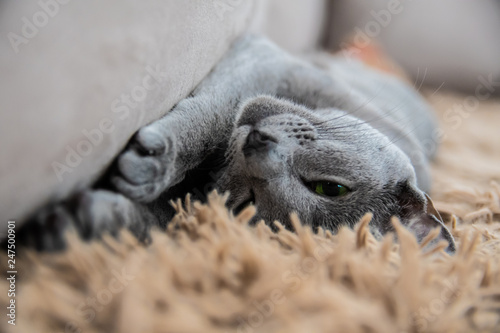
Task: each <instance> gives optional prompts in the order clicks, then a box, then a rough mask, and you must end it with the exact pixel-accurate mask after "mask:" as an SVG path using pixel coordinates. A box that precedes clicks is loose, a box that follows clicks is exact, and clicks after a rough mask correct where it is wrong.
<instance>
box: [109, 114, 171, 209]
mask: <svg viewBox="0 0 500 333" xmlns="http://www.w3.org/2000/svg"><path fill="white" fill-rule="evenodd" d="M159 125H160V124H157V123H153V124H151V125H149V126H146V127H143V128H141V129H140V130H139V131H138V132H137V133H136V134H135V136H134V137H133V138H132V140H131V142H130V144H129V146H128V147H127V149H126V150H125V151H124V152H123V153H122V154H121V155H120V156H119V157H118V159H117V173H116V174H115V175H114V176H113V177H112V179H111V181H112V183H113V184H114V186H115V187H116V188H117V189H118V190H119V191H120V192H121V193H123V194H124V195H126V196H127V197H129V198H131V199H134V200H136V201H139V202H151V201H153V200H154V199H156V198H157V197H158V196H160V194H161V193H162V192H163V191H165V190H166V189H167V188H169V187H170V186H171V185H173V182H174V181H175V179H176V177H177V172H176V168H175V159H176V155H177V154H176V149H175V138H174V136H173V135H172V134H171V133H169V132H168V131H165V129H164V128H161V127H160V126H159Z"/></svg>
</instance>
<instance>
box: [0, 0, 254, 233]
mask: <svg viewBox="0 0 500 333" xmlns="http://www.w3.org/2000/svg"><path fill="white" fill-rule="evenodd" d="M262 3H263V1H248V0H245V1H243V0H220V1H206V0H189V1H186V0H183V1H174V0H168V1H165V0H142V1H135V0H107V1H98V0H86V1H70V0H57V1H56V0H41V1H39V2H38V1H3V2H2V3H1V5H0V6H1V11H0V32H1V35H2V38H1V39H0V44H1V45H0V72H1V73H2V74H1V78H0V144H1V150H0V154H1V155H0V184H1V187H0V205H1V209H0V224H1V226H2V227H5V225H6V222H7V220H9V219H11V220H18V221H19V220H22V219H24V218H26V216H27V215H28V214H30V213H32V212H33V211H34V210H35V209H36V208H38V207H40V206H41V205H42V204H45V203H46V202H47V201H48V200H57V199H60V198H63V197H64V196H66V195H67V194H68V193H70V192H71V191H73V190H75V189H76V188H79V187H82V186H86V185H88V184H90V182H92V181H93V180H95V179H96V178H97V177H98V176H99V174H100V173H101V172H102V171H103V170H104V169H105V167H107V166H108V165H109V163H110V161H111V160H112V158H113V157H114V156H115V155H116V154H117V153H118V152H119V151H120V150H121V149H122V148H123V146H124V145H125V143H126V142H127V140H128V139H129V138H130V137H131V135H132V134H133V133H134V132H135V131H136V130H137V129H138V128H139V127H141V126H143V125H145V124H146V123H148V122H151V121H152V120H154V119H157V118H159V117H161V116H162V115H163V114H165V113H166V112H167V111H168V110H169V109H170V108H171V107H172V106H173V105H174V104H175V103H176V102H178V101H179V100H180V99H182V98H183V97H185V96H186V95H187V94H188V93H189V92H190V91H191V90H192V89H193V88H194V87H195V86H196V84H197V83H198V82H200V80H201V79H202V78H203V77H204V76H205V75H206V74H207V73H208V72H209V71H210V69H211V68H212V67H213V65H214V64H215V63H216V62H217V61H218V60H219V59H220V57H221V56H222V55H223V53H224V52H225V51H226V50H227V49H228V47H229V45H230V43H231V42H232V41H233V40H234V38H236V37H237V36H238V35H239V34H241V33H242V32H243V31H244V30H247V29H249V28H251V27H252V25H253V24H254V19H255V17H257V15H256V13H259V12H260V11H261V9H260V7H261V6H262ZM1 231H2V230H0V232H1Z"/></svg>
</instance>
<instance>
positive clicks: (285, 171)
mask: <svg viewBox="0 0 500 333" xmlns="http://www.w3.org/2000/svg"><path fill="white" fill-rule="evenodd" d="M433 130H434V121H433V118H432V113H431V111H430V110H429V107H428V106H427V105H426V104H425V102H424V101H423V100H422V98H421V97H420V96H419V95H418V94H417V93H416V92H415V91H414V90H413V89H411V88H410V87H408V86H406V85H405V84H404V83H402V82H400V81H398V80H397V79H395V78H392V77H389V76H385V75H383V74H381V73H378V72H375V71H372V70H370V69H367V68H366V67H364V66H363V65H362V64H359V63H356V62H354V61H349V60H345V59H340V58H335V57H332V56H330V55H325V54H317V55H314V56H313V57H311V58H308V59H299V58H297V57H294V56H291V55H289V54H287V53H286V52H284V51H282V50H280V49H279V48H278V47H277V46H275V45H273V44H272V43H271V42H269V41H268V40H266V39H264V38H260V37H254V36H245V37H242V38H240V39H239V40H237V41H236V42H235V43H234V45H233V46H232V48H231V49H230V50H229V51H228V53H227V54H226V56H225V57H224V59H222V60H221V61H220V63H219V64H218V65H217V66H216V67H215V69H214V70H213V71H212V72H211V74H210V75H208V77H207V78H206V79H205V80H204V81H203V82H201V83H200V84H199V86H198V87H197V88H196V89H195V90H194V91H193V92H192V94H191V95H190V96H189V97H188V98H186V99H184V100H182V101H181V102H180V103H179V104H178V105H177V106H176V107H175V108H174V109H173V110H171V111H170V112H169V113H168V114H167V115H166V116H165V117H163V118H162V119H160V120H158V121H156V122H154V123H152V124H150V125H148V126H145V127H144V128H142V129H140V130H139V131H138V133H137V134H136V135H135V137H134V138H133V139H132V141H131V142H130V144H129V146H128V147H127V149H126V150H125V151H124V152H123V153H122V154H121V155H120V156H119V157H118V159H117V161H116V164H115V168H114V170H113V171H112V172H111V176H110V178H109V179H110V181H111V183H112V184H113V185H114V187H115V188H116V189H118V191H119V192H120V193H121V194H118V193H116V192H112V191H108V190H102V189H101V190H88V191H86V192H84V193H81V194H79V195H77V196H76V197H75V198H73V199H71V200H69V201H68V202H67V203H66V204H64V205H57V206H53V207H49V208H48V209H46V210H45V211H43V212H41V213H40V214H39V215H38V217H37V218H36V219H35V222H34V224H35V225H37V226H38V227H37V228H38V229H36V228H34V229H32V230H37V232H33V231H31V232H29V231H28V232H26V233H25V236H24V238H25V240H26V242H27V243H31V244H32V245H34V246H35V247H38V248H42V249H55V248H60V247H63V245H64V241H63V240H62V234H63V231H64V230H65V228H66V227H67V226H70V225H73V226H76V229H77V230H78V231H79V233H80V234H81V235H82V236H83V237H84V238H93V237H96V236H99V235H100V234H102V232H103V231H111V232H112V233H116V232H117V231H118V230H119V229H120V228H122V227H128V228H129V229H130V230H132V231H133V232H134V233H135V234H136V235H137V236H138V237H139V238H140V239H142V240H147V239H148V234H149V229H150V227H151V226H154V225H156V226H160V227H164V226H165V225H166V223H167V222H168V220H169V218H171V216H172V214H173V212H172V210H171V208H170V206H169V204H168V200H169V199H170V198H175V197H176V196H182V195H184V194H185V193H186V192H187V191H192V190H193V189H194V190H198V192H200V193H202V194H205V193H206V191H199V189H200V188H201V187H200V184H201V186H203V185H205V184H211V183H212V184H214V187H215V188H216V189H218V190H219V192H225V191H229V193H230V196H229V201H228V206H229V208H231V209H233V210H235V211H240V210H241V209H243V208H244V207H245V206H246V205H249V204H253V205H255V206H256V208H257V215H256V216H255V218H254V220H255V221H257V220H260V219H264V220H265V221H267V222H272V221H274V220H279V221H281V222H282V223H283V224H284V225H285V226H286V227H288V228H292V227H291V224H290V223H289V215H290V213H291V212H293V211H295V212H297V213H298V215H299V217H300V219H301V221H302V222H303V223H304V224H308V225H311V226H312V227H313V228H314V229H315V228H316V227H320V226H321V227H324V228H326V229H329V230H332V231H335V230H336V229H337V228H338V227H339V226H341V225H346V224H347V225H349V226H353V225H354V224H355V223H356V222H357V221H358V220H359V219H360V218H361V217H362V216H363V215H364V214H365V213H367V212H373V214H374V218H373V220H372V222H371V230H372V232H373V233H374V235H375V236H376V237H380V235H382V234H384V233H386V232H388V231H391V230H392V225H391V223H390V217H391V216H397V217H399V218H400V219H401V221H402V222H403V224H405V225H406V226H407V227H408V228H409V229H410V230H412V231H413V232H414V233H415V235H416V236H417V238H418V239H419V240H421V239H422V238H423V237H425V235H426V234H427V233H428V232H429V231H430V230H431V229H432V228H434V227H441V228H442V229H441V234H440V237H441V239H445V240H447V241H448V242H449V247H448V249H447V250H448V251H449V252H454V251H455V244H454V241H453V237H452V235H451V234H450V232H449V231H448V230H447V229H446V227H445V226H444V224H443V223H442V221H441V219H440V218H439V214H437V212H436V211H435V210H433V209H432V208H433V207H432V204H431V203H430V202H429V199H428V197H427V196H426V194H425V193H424V192H427V191H428V190H429V187H430V180H429V172H428V160H429V159H430V158H431V157H432V154H433V153H434V152H433V151H429V150H425V149H423V146H422V142H424V140H425V139H426V138H428V137H430V136H431V133H433ZM207 177H208V178H207ZM207 188H208V187H207ZM207 188H205V189H207Z"/></svg>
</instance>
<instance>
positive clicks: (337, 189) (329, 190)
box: [309, 181, 349, 197]
mask: <svg viewBox="0 0 500 333" xmlns="http://www.w3.org/2000/svg"><path fill="white" fill-rule="evenodd" d="M309 186H310V187H311V190H313V191H314V192H315V193H316V194H319V195H324V196H327V197H341V196H343V195H346V194H347V193H349V189H348V188H347V187H346V186H344V185H341V184H337V183H333V182H322V181H317V182H311V183H309Z"/></svg>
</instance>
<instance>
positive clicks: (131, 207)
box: [17, 190, 158, 251]
mask: <svg viewBox="0 0 500 333" xmlns="http://www.w3.org/2000/svg"><path fill="white" fill-rule="evenodd" d="M156 225H158V220H157V218H156V217H155V216H153V215H152V214H151V213H150V212H149V210H148V209H147V208H146V207H145V206H143V205H141V204H138V203H135V202H132V201H131V200H129V199H128V198H126V197H124V196H123V195H121V194H118V193H113V192H109V191H104V190H96V191H91V190H87V191H84V192H81V193H78V194H77V195H75V196H74V197H73V198H71V199H69V200H68V201H66V202H63V203H60V204H57V205H52V206H48V207H46V208H44V209H43V210H42V211H40V212H39V213H38V214H37V215H36V216H35V217H34V218H33V219H31V220H30V221H27V222H26V224H24V225H23V226H22V228H21V229H20V231H19V234H18V236H17V237H18V241H19V244H20V245H21V246H26V247H30V248H34V249H36V250H39V251H57V250H62V249H64V248H65V247H66V239H65V235H66V233H67V232H68V231H70V230H74V231H75V232H76V233H77V234H78V235H79V236H80V237H81V238H83V239H85V240H91V239H98V238H100V237H101V236H102V235H103V234H105V233H109V234H111V235H113V236H117V235H118V233H119V231H120V230H122V229H123V228H127V229H129V230H130V231H131V232H132V233H133V234H134V235H135V236H136V237H137V238H138V239H139V240H140V241H142V242H146V243H147V242H148V241H149V230H150V229H151V227H152V226H156Z"/></svg>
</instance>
